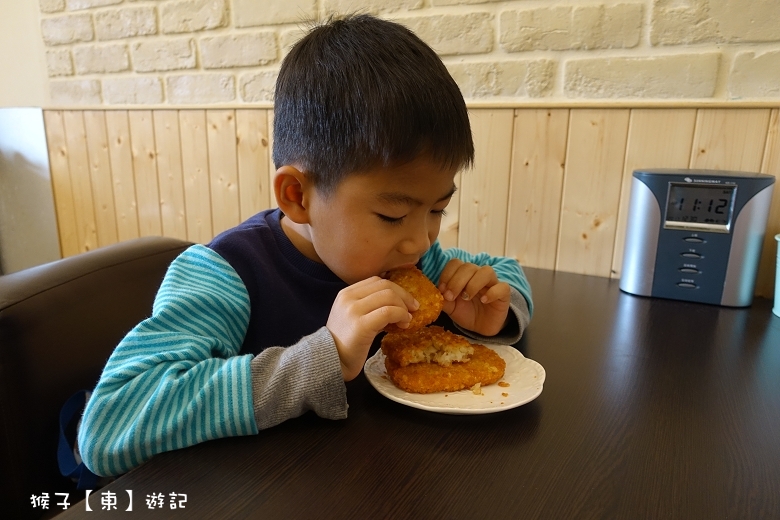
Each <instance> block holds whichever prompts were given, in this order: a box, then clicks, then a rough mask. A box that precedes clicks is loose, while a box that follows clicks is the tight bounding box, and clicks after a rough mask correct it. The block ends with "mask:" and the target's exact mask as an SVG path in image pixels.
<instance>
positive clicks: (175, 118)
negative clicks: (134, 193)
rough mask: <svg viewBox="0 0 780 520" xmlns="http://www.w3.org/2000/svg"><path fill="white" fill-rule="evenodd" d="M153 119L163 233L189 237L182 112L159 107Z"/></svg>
mask: <svg viewBox="0 0 780 520" xmlns="http://www.w3.org/2000/svg"><path fill="white" fill-rule="evenodd" d="M152 119H153V121H154V145H155V150H156V156H157V183H158V186H159V188H160V219H161V222H162V233H163V235H164V236H168V237H175V238H180V239H182V240H184V239H186V238H187V210H186V206H185V204H184V172H183V168H182V158H181V137H180V135H179V114H178V111H176V110H155V111H154V112H153V114H152Z"/></svg>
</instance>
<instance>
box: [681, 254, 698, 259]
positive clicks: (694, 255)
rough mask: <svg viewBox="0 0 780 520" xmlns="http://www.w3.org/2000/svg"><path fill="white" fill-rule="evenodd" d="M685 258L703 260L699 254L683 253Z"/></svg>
mask: <svg viewBox="0 0 780 520" xmlns="http://www.w3.org/2000/svg"><path fill="white" fill-rule="evenodd" d="M682 256H684V257H685V258H701V255H700V254H699V253H682Z"/></svg>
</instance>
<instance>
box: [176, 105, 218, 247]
mask: <svg viewBox="0 0 780 520" xmlns="http://www.w3.org/2000/svg"><path fill="white" fill-rule="evenodd" d="M179 132H180V134H181V159H182V161H181V162H182V172H183V174H184V200H185V205H186V208H187V213H186V215H187V239H188V240H191V241H192V242H199V243H202V244H205V243H206V242H208V241H209V240H211V239H212V238H214V233H213V232H212V226H211V189H210V185H209V152H208V138H207V136H206V111H205V110H181V111H179Z"/></svg>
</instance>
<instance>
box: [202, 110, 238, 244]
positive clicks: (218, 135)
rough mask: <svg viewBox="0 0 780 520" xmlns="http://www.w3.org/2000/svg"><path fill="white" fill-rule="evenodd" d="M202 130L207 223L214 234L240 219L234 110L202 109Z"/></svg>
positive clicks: (233, 224) (235, 223)
mask: <svg viewBox="0 0 780 520" xmlns="http://www.w3.org/2000/svg"><path fill="white" fill-rule="evenodd" d="M206 129H207V135H208V147H209V178H210V180H211V222H212V226H213V231H214V234H215V235H217V234H219V233H221V232H222V231H225V230H227V229H230V228H231V227H233V226H237V225H238V224H239V223H240V222H241V211H240V208H239V197H238V159H237V156H236V113H235V111H233V110H208V111H206Z"/></svg>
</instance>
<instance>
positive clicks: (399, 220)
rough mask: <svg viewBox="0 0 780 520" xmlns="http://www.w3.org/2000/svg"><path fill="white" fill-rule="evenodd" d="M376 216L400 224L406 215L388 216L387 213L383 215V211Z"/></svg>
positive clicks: (389, 222) (384, 220) (390, 222)
mask: <svg viewBox="0 0 780 520" xmlns="http://www.w3.org/2000/svg"><path fill="white" fill-rule="evenodd" d="M376 216H377V217H379V218H380V219H382V221H383V222H387V223H388V224H400V223H401V222H403V220H404V217H388V216H387V215H382V214H381V213H377V214H376Z"/></svg>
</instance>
